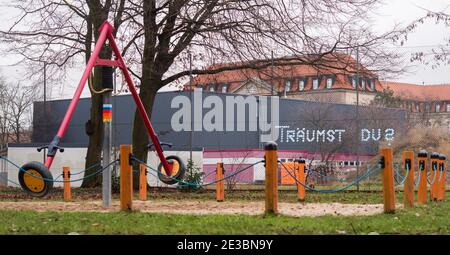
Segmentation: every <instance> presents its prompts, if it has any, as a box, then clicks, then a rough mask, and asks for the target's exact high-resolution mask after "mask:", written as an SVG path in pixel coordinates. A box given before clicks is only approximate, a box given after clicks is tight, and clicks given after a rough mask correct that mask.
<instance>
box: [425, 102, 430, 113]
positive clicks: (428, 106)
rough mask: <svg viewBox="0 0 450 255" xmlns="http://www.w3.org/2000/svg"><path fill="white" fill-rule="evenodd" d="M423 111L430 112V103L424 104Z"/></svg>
mask: <svg viewBox="0 0 450 255" xmlns="http://www.w3.org/2000/svg"><path fill="white" fill-rule="evenodd" d="M425 111H426V112H430V104H429V103H426V104H425Z"/></svg>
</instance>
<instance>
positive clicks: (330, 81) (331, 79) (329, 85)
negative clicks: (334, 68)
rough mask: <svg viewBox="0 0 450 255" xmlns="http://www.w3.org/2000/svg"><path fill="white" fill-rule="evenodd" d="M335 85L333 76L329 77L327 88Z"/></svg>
mask: <svg viewBox="0 0 450 255" xmlns="http://www.w3.org/2000/svg"><path fill="white" fill-rule="evenodd" d="M331 87H333V78H327V89H331Z"/></svg>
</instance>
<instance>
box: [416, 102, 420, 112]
mask: <svg viewBox="0 0 450 255" xmlns="http://www.w3.org/2000/svg"><path fill="white" fill-rule="evenodd" d="M416 112H420V104H419V103H416Z"/></svg>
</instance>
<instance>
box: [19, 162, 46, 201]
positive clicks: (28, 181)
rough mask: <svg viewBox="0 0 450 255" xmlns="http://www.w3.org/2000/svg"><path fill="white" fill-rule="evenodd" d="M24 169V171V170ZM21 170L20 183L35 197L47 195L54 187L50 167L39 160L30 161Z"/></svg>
mask: <svg viewBox="0 0 450 255" xmlns="http://www.w3.org/2000/svg"><path fill="white" fill-rule="evenodd" d="M22 170H23V171H22ZM22 170H21V171H19V183H20V186H21V187H22V189H23V190H24V191H25V192H26V193H27V194H29V195H31V196H33V197H43V196H45V195H47V193H48V192H49V191H50V189H51V188H52V187H53V182H52V181H51V180H53V176H52V174H51V173H50V171H49V170H48V168H47V167H46V166H45V165H43V164H42V163H39V162H30V163H26V164H25V165H23V166H22Z"/></svg>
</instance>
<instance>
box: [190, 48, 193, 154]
mask: <svg viewBox="0 0 450 255" xmlns="http://www.w3.org/2000/svg"><path fill="white" fill-rule="evenodd" d="M189 97H190V100H191V132H189V160H190V161H191V162H192V143H193V133H192V132H194V131H193V128H194V127H193V121H192V118H193V116H194V114H193V108H194V106H193V102H192V55H191V53H189Z"/></svg>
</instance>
